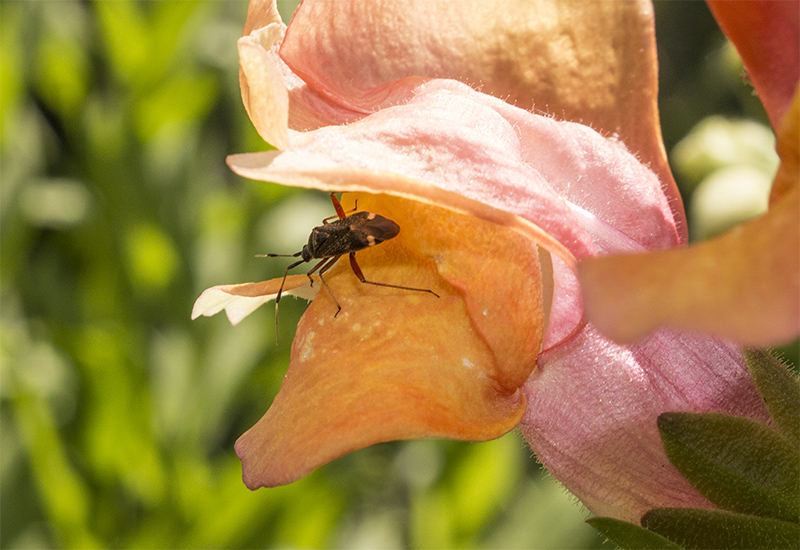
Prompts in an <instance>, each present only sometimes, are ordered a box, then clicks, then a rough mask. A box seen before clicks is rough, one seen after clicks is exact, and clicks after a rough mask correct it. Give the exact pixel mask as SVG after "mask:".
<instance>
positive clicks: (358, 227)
mask: <svg viewBox="0 0 800 550" xmlns="http://www.w3.org/2000/svg"><path fill="white" fill-rule="evenodd" d="M331 202H332V203H333V207H334V208H335V209H336V215H335V216H331V217H329V218H325V219H324V220H322V225H320V226H318V227H315V228H314V229H312V230H311V235H310V236H309V237H308V244H306V245H303V249H302V250H301V251H300V252H296V253H295V254H261V256H262V257H267V258H296V257H298V256H300V257H301V258H302V259H301V260H298V261H296V262H295V263H293V264H291V265H290V266H289V267H287V268H286V272H285V273H284V274H283V281H281V286H280V289H278V296H277V297H276V298H275V341H276V342H277V340H278V303H279V302H280V301H281V296H282V295H283V285H284V283H286V277H288V276H289V271H290V270H291V269H293V268H295V267H297V266H298V265H300V264H302V263H305V262H310V261H311V260H315V259H317V260H320V261H319V262H318V263H317V264H316V265H315V266H314V267H312V268H311V269H310V270H309V271H308V273H307V275H308V278H309V279H310V280H311V285H312V286H313V285H314V279H312V278H311V275H312V274H313V273H315V272H317V274H318V275H319V278H320V280H321V281H322V284H323V285H325V288H326V289H327V290H328V294H330V295H331V298H332V299H333V302H334V303H335V304H336V307H337V309H336V313H335V314H334V315H333V316H334V317H336V316H337V315H339V312H340V311H342V306H341V305H340V304H339V301H338V300H337V299H336V296H334V295H333V291H331V288H330V287H329V286H328V283H326V282H325V278H324V277H323V276H322V274H323V273H325V272H326V271H328V270H329V269H330V268H331V267H333V265H334V264H335V263H336V262H337V260H338V259H339V258H340V257H342V256H344V255H345V254H349V256H350V267H351V268H352V269H353V273H355V274H356V277H358V280H359V281H361V282H362V283H367V284H370V285H377V286H386V287H390V288H399V289H402V290H413V291H415V292H428V293H429V294H433V295H434V296H436V297H437V298H438V297H439V295H438V294H436V293H435V292H434V291H432V290H430V289H427V288H413V287H410V286H400V285H392V284H389V283H378V282H376V281H368V280H367V279H366V278H365V277H364V273H363V272H362V271H361V268H360V267H359V266H358V262H356V252H358V251H359V250H363V249H365V248H369V247H370V246H375V245H376V244H380V243H382V242H383V241H388V240H389V239H392V238H394V237H396V236H397V234H398V233H399V232H400V227H399V226H398V225H397V224H396V223H395V222H393V221H392V220H390V219H388V218H384V217H383V216H379V215H378V214H375V213H374V212H356V213H355V214H351V213H350V212H355V211H356V210H357V208H358V203H357V202H356V208H354V209H353V210H350V211H349V212H345V211H344V208H342V204H341V203H340V202H339V199H337V198H336V194H334V193H331ZM337 217H338V218H339V219H337V220H336V221H334V222H331V223H328V220H331V219H333V218H337Z"/></svg>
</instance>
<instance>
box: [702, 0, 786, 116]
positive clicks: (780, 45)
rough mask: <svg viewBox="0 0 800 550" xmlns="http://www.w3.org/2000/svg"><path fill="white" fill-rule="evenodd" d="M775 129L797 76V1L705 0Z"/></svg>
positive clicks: (782, 114) (784, 110)
mask: <svg viewBox="0 0 800 550" xmlns="http://www.w3.org/2000/svg"><path fill="white" fill-rule="evenodd" d="M708 5H709V7H710V8H711V11H712V12H713V13H714V17H715V18H716V19H717V21H718V22H719V25H720V27H722V30H723V31H725V34H726V35H727V36H728V38H729V39H730V41H731V42H733V44H734V46H736V50H737V51H738V52H739V55H740V56H741V57H742V61H743V62H744V66H745V67H746V68H747V72H748V75H749V77H750V80H751V81H752V82H753V86H754V87H755V89H756V91H757V92H758V96H759V98H760V99H761V103H763V105H764V109H766V111H767V115H768V116H769V119H770V121H771V122H772V127H773V128H775V129H777V128H778V127H779V125H780V122H781V120H782V119H783V116H784V113H785V112H786V110H787V109H788V108H789V104H790V103H791V100H792V95H793V94H794V92H795V89H796V87H797V81H798V78H800V49H798V46H797V45H798V43H800V3H798V2H796V1H788V2H780V1H779V2H761V1H759V2H752V1H751V2H731V1H730V0H709V2H708Z"/></svg>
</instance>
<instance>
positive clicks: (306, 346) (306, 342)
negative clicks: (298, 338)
mask: <svg viewBox="0 0 800 550" xmlns="http://www.w3.org/2000/svg"><path fill="white" fill-rule="evenodd" d="M313 339H314V332H307V333H306V335H305V337H304V338H303V341H302V343H301V346H300V361H307V360H308V359H309V358H310V357H311V356H312V355H313V353H314V344H313V343H312V340H313Z"/></svg>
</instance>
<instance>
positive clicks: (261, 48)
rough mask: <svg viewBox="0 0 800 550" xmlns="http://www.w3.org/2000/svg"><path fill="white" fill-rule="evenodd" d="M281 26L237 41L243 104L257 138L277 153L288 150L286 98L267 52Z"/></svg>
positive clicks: (277, 38)
mask: <svg viewBox="0 0 800 550" xmlns="http://www.w3.org/2000/svg"><path fill="white" fill-rule="evenodd" d="M281 26H282V24H281V23H273V24H271V25H269V26H267V27H264V28H262V29H260V30H259V31H257V32H255V33H254V34H253V36H246V37H243V38H240V39H239V41H238V43H237V45H238V48H239V67H240V71H239V84H240V87H241V90H242V102H243V103H244V107H245V109H246V110H247V115H248V116H249V117H250V120H251V121H252V122H253V126H255V128H256V131H257V132H258V135H260V136H261V137H262V139H264V141H266V142H267V143H269V144H270V145H272V146H273V147H276V148H278V149H286V148H288V147H289V132H288V130H289V94H288V92H287V89H286V85H285V84H284V81H283V77H282V73H281V71H280V67H279V66H278V65H277V64H275V63H274V62H273V61H272V56H271V55H270V53H269V49H270V48H271V47H273V45H274V44H275V43H276V42H277V41H278V40H280V38H281V33H282V29H281Z"/></svg>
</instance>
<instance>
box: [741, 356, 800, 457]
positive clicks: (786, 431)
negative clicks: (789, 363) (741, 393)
mask: <svg viewBox="0 0 800 550" xmlns="http://www.w3.org/2000/svg"><path fill="white" fill-rule="evenodd" d="M744 358H745V361H746V362H747V368H748V369H750V374H752V375H753V380H755V383H756V387H757V388H758V392H759V393H760V394H761V397H762V398H763V399H764V404H765V405H766V407H767V410H768V411H769V414H770V416H771V417H772V420H773V421H774V422H775V428H776V429H777V430H778V431H779V432H780V433H781V434H783V435H784V436H786V437H787V438H789V439H790V440H791V441H792V443H794V444H795V445H800V382H798V381H797V380H796V379H795V377H794V376H792V373H791V372H789V369H787V368H786V366H784V365H783V364H782V363H781V362H780V361H779V360H778V359H776V358H775V357H773V356H772V355H771V354H769V353H767V352H766V351H764V350H747V351H745V355H744Z"/></svg>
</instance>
